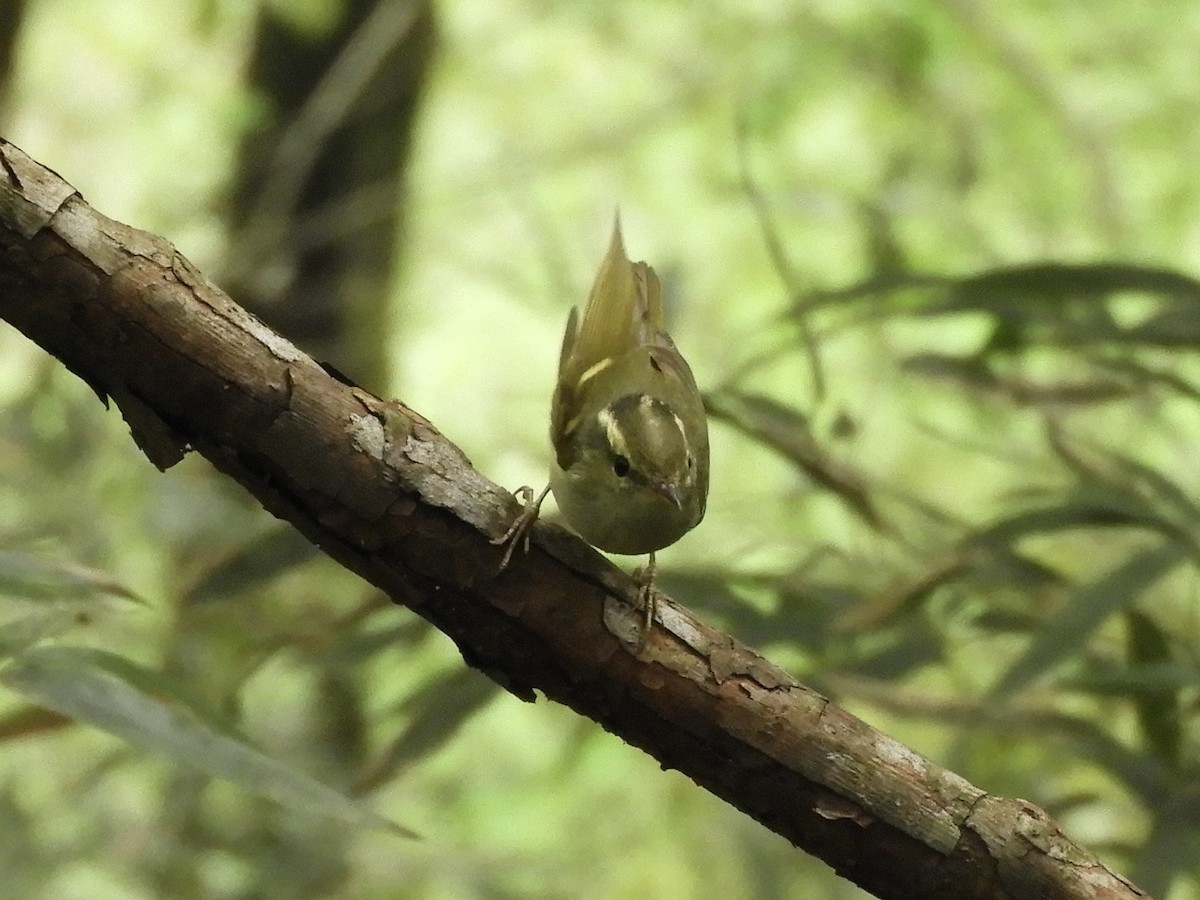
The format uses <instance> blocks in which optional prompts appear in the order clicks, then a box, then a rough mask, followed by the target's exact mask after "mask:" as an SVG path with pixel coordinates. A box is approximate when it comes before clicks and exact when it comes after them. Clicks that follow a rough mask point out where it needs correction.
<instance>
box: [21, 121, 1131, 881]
mask: <svg viewBox="0 0 1200 900" xmlns="http://www.w3.org/2000/svg"><path fill="white" fill-rule="evenodd" d="M0 316H3V317H4V318H5V319H7V320H8V321H9V322H11V323H12V324H13V325H15V326H16V327H17V328H18V329H20V330H21V331H22V332H24V333H25V334H26V335H27V336H28V337H29V338H30V339H31V340H33V341H35V342H36V343H37V344H39V345H40V346H42V347H43V348H45V349H46V350H47V351H49V352H50V353H52V354H54V355H55V356H56V357H57V358H58V359H60V360H61V361H62V362H63V363H64V364H65V365H66V366H67V367H68V368H69V369H70V370H71V371H73V372H74V373H76V374H77V375H78V376H79V377H80V378H82V379H83V380H84V381H86V382H87V383H88V384H89V385H90V386H91V387H92V388H93V389H94V390H95V391H96V392H97V394H99V395H100V397H101V398H102V399H104V400H105V402H106V403H107V402H108V401H109V400H111V401H112V402H114V403H115V404H116V405H117V406H118V407H119V408H120V410H121V412H122V414H123V415H124V416H125V419H126V421H127V422H128V423H129V426H130V429H131V431H132V433H133V436H134V439H135V440H136V441H137V443H138V446H139V447H141V448H142V450H143V451H144V452H145V454H146V455H147V457H148V458H149V459H150V460H151V462H153V463H154V464H155V465H157V466H158V467H159V468H166V467H168V466H170V465H172V464H173V463H175V462H177V461H178V460H179V459H180V458H182V456H183V454H184V453H186V452H188V451H189V450H195V451H198V452H200V453H201V454H203V455H204V456H205V457H206V458H208V459H209V460H210V461H211V462H212V463H213V465H215V466H216V467H217V468H218V469H219V470H221V471H222V472H225V473H226V474H228V475H229V476H231V477H232V478H235V479H236V480H237V481H238V482H239V483H241V484H242V485H243V486H244V487H245V488H246V489H247V490H249V491H250V492H251V493H253V494H254V496H255V497H257V498H258V500H259V501H260V502H261V503H262V505H263V506H264V507H265V508H266V509H268V510H270V511H271V512H272V513H273V514H275V515H276V516H279V517H280V518H282V519H286V520H287V521H288V522H290V523H292V524H293V525H294V526H295V527H296V528H298V529H299V530H300V531H301V532H302V533H303V534H305V535H306V536H307V537H308V538H309V539H310V540H312V541H313V542H314V543H316V544H317V545H318V546H320V547H321V548H322V549H323V550H324V551H325V552H326V553H328V554H329V555H330V556H332V557H333V558H335V559H337V560H338V561H339V562H340V563H342V564H343V565H345V566H346V567H347V568H349V569H351V570H353V571H355V572H357V573H358V574H359V575H361V576H362V577H363V578H365V579H367V580H368V581H370V582H371V583H372V584H375V585H377V586H379V587H380V588H382V589H383V590H385V591H387V592H388V593H389V594H390V595H391V596H392V597H393V598H394V599H395V600H396V601H397V602H398V603H403V604H404V605H406V606H408V607H409V608H410V609H412V610H413V611H414V612H416V613H417V614H418V615H421V616H423V617H424V618H426V619H428V620H429V621H430V622H432V623H433V624H434V625H436V626H437V627H438V628H440V629H441V630H442V631H444V632H445V633H446V634H447V635H449V636H450V637H451V638H452V639H453V640H454V641H455V642H456V643H457V645H458V647H459V648H460V650H461V651H462V655H463V658H464V659H465V660H466V662H467V663H468V664H469V665H471V666H474V667H476V668H478V669H480V670H482V671H483V672H485V673H486V674H488V675H489V676H490V677H491V678H493V679H494V680H496V681H497V682H499V683H500V684H501V685H503V686H504V687H505V688H507V689H508V690H509V691H510V692H512V693H513V694H514V695H516V696H517V697H520V698H521V699H524V700H532V699H534V696H535V693H534V692H535V690H536V691H541V692H542V693H544V694H545V695H546V696H547V697H549V698H551V699H553V700H556V701H558V702H561V703H564V704H566V705H568V706H570V707H571V708H572V709H574V710H575V711H577V712H578V713H580V714H581V715H584V716H587V717H589V718H591V719H593V720H595V721H596V722H598V723H600V724H601V725H602V726H603V727H605V728H606V729H608V730H609V731H612V732H613V733H614V734H617V735H619V736H620V737H622V738H623V739H624V740H626V741H628V742H629V743H631V744H633V745H634V746H637V747H640V748H642V749H643V750H645V751H646V752H647V753H649V754H651V755H652V756H653V757H654V758H655V759H657V760H658V761H659V762H660V763H661V764H662V765H663V766H664V767H669V768H674V769H678V770H680V771H681V772H683V773H685V774H687V775H688V776H689V777H691V778H692V779H693V780H694V781H695V782H696V783H697V784H700V785H702V786H703V787H705V788H707V789H708V790H710V791H712V792H713V793H714V794H716V795H717V796H719V797H722V798H723V799H725V800H726V801H728V802H729V803H731V804H733V805H734V806H736V807H737V808H739V809H741V810H743V811H744V812H745V813H746V814H748V815H750V816H752V817H753V818H755V819H757V820H758V821H759V822H761V823H762V824H764V825H765V826H767V827H768V828H770V829H772V830H774V831H776V832H778V833H779V834H781V835H783V836H784V837H786V838H788V839H789V840H791V841H792V842H793V843H794V844H796V845H797V846H798V847H801V848H803V849H804V850H806V851H808V852H809V853H812V854H814V855H816V856H818V857H820V858H821V859H823V860H825V861H826V862H827V863H829V865H831V866H833V867H834V868H835V869H837V871H838V872H840V873H841V874H842V875H844V876H845V877H846V878H848V879H850V880H852V881H854V882H855V883H857V884H859V885H861V886H862V887H864V888H866V889H867V890H870V891H872V892H873V893H875V894H877V895H878V896H880V897H895V898H907V897H921V898H931V897H955V898H1012V900H1029V898H1084V897H1087V898H1132V897H1142V896H1145V895H1144V894H1143V893H1142V892H1141V891H1139V890H1138V889H1137V888H1135V887H1134V886H1133V885H1131V884H1130V883H1129V882H1128V881H1126V880H1125V879H1123V878H1122V877H1121V876H1119V875H1117V874H1115V873H1113V872H1111V871H1110V870H1108V869H1107V868H1105V867H1104V866H1103V865H1102V864H1101V863H1100V862H1099V861H1098V860H1097V859H1096V857H1095V856H1094V855H1092V854H1091V853H1089V852H1088V851H1086V850H1085V849H1083V848H1081V847H1079V846H1077V845H1075V844H1073V843H1071V842H1070V841H1069V840H1068V839H1067V838H1066V836H1065V835H1063V833H1062V831H1061V830H1060V829H1059V827H1058V826H1057V825H1056V824H1055V823H1054V822H1053V821H1052V820H1051V819H1050V818H1049V816H1047V815H1046V813H1045V812H1043V811H1042V810H1040V809H1038V808H1037V807H1035V806H1033V805H1032V804H1030V803H1028V802H1026V801H1024V800H1011V799H1004V798H1000V797H993V796H991V795H988V794H986V793H985V792H984V791H982V790H980V789H979V788H976V787H974V786H972V785H970V784H968V783H967V782H966V781H965V780H963V779H962V778H960V777H959V776H957V775H955V774H954V773H952V772H949V771H947V770H946V769H943V768H941V767H940V766H937V765H936V764H934V763H933V762H931V761H929V760H927V759H925V758H924V757H922V756H920V755H919V754H917V753H915V752H914V751H912V750H910V749H908V748H907V747H904V746H902V745H901V744H899V743H897V742H896V741H894V740H892V739H891V738H889V737H888V736H887V735H885V734H882V733H880V732H878V731H876V730H875V729H873V728H871V727H870V726H869V725H867V724H866V723H864V722H862V721H861V720H859V719H857V718H855V717H854V716H852V715H850V714H849V713H847V712H845V711H844V710H842V709H840V708H838V707H837V706H835V705H833V704H832V703H830V702H829V701H828V700H826V699H825V698H824V697H821V696H820V695H818V694H817V693H815V692H813V691H812V690H810V689H808V688H806V687H805V686H803V685H802V684H800V683H798V682H797V681H796V680H795V679H794V678H792V676H790V675H789V674H788V673H786V672H784V671H782V670H781V669H779V668H777V667H776V666H774V665H772V664H771V663H770V662H768V661H767V660H765V659H763V658H762V657H761V656H759V655H758V654H756V653H755V652H754V651H752V650H750V649H748V648H746V647H744V646H742V645H741V644H739V643H738V642H736V641H735V640H734V639H733V638H731V637H729V636H728V635H725V634H722V633H720V632H718V631H716V630H714V629H712V628H710V627H709V626H707V625H706V624H704V623H703V622H700V621H698V620H697V619H696V618H695V617H694V616H692V615H691V613H689V612H688V611H687V610H686V609H685V608H683V607H681V606H679V605H677V604H676V603H675V602H674V601H672V600H670V598H665V597H664V598H662V599H661V600H660V601H659V604H658V606H659V610H660V613H661V623H660V624H656V626H655V628H654V629H653V632H652V633H651V635H650V638H649V640H648V641H647V642H646V644H645V646H644V647H643V648H642V649H640V650H639V649H638V635H639V631H640V629H639V623H638V617H639V613H638V612H637V611H636V610H635V609H634V608H633V606H632V604H633V603H634V602H635V598H636V595H637V585H636V584H635V583H634V581H633V580H632V579H630V578H629V577H628V576H626V575H624V574H623V573H621V572H620V571H619V570H617V569H616V568H615V567H613V566H612V565H611V564H609V563H608V562H607V561H605V560H604V559H603V558H602V557H601V556H600V555H599V554H597V553H596V552H595V551H594V550H592V549H591V548H589V547H588V546H586V545H585V544H583V543H582V542H581V541H580V540H579V539H578V538H576V537H574V536H572V535H570V534H568V533H566V532H565V531H562V530H561V529H558V528H554V527H552V526H548V525H545V524H544V523H539V524H538V525H537V526H536V527H535V529H534V546H533V549H532V550H531V552H530V553H529V554H528V555H527V556H521V555H518V557H517V559H516V561H515V562H514V564H513V565H512V566H510V568H509V569H508V570H507V571H505V572H504V573H502V574H497V564H498V562H499V559H500V556H501V551H500V549H499V548H497V547H494V546H492V545H491V544H490V543H489V542H488V539H489V538H490V537H494V536H496V535H499V534H501V533H503V532H504V530H505V526H506V524H507V523H508V521H509V520H510V519H511V517H512V516H513V515H515V513H516V511H517V506H516V502H515V500H514V499H513V497H512V496H511V495H510V494H509V493H508V492H507V491H504V490H503V489H501V488H499V487H498V486H496V485H494V484H492V483H491V482H490V481H488V480H487V479H486V478H484V477H483V476H482V475H480V474H479V473H478V472H476V471H475V470H474V469H473V468H472V467H471V465H470V462H469V460H467V458H466V457H465V456H464V455H463V454H462V452H461V451H460V450H459V449H458V448H457V447H455V446H454V445H453V444H452V443H451V442H450V441H448V440H446V438H445V437H443V436H442V435H441V434H440V433H439V432H438V431H437V429H436V428H435V427H434V426H433V425H432V424H431V423H430V422H428V421H427V420H426V419H424V418H423V417H421V416H420V415H418V414H417V413H416V412H414V411H412V410H410V409H408V408H407V407H406V406H404V405H403V404H402V403H399V402H397V401H391V400H381V399H379V398H378V397H374V396H372V395H371V394H369V393H367V392H366V391H363V390H361V389H359V388H356V387H354V386H351V385H347V384H345V383H343V381H341V380H339V379H338V378H337V377H335V375H334V374H332V373H330V372H328V371H326V370H325V369H324V368H322V367H321V366H320V365H318V364H317V363H315V362H313V360H312V359H310V358H309V357H307V356H306V355H304V354H303V353H301V352H300V351H298V350H297V349H296V348H295V347H294V346H293V345H292V344H291V343H290V342H289V341H287V340H286V339H284V338H282V337H280V336H279V335H277V334H275V333H273V332H271V331H270V330H269V329H267V328H266V327H265V326H263V325H262V324H261V323H260V322H259V321H258V320H257V319H255V318H254V317H252V316H250V315H249V314H248V313H246V312H244V311H243V310H241V309H240V308H239V307H237V306H236V305H234V304H233V303H232V302H231V301H230V300H229V299H228V298H227V297H226V296H225V295H224V294H222V293H221V291H220V290H218V289H217V288H216V287H215V286H213V285H212V284H211V283H209V282H208V281H207V280H206V279H205V278H204V276H203V275H202V274H200V273H199V272H197V271H196V270H195V269H194V268H193V267H192V266H191V264H190V263H188V261H187V260H186V259H184V258H183V257H182V256H180V255H179V253H178V252H176V251H175V249H174V248H173V247H172V246H171V245H170V244H169V243H167V242H166V241H165V240H163V239H161V238H158V237H155V236H152V235H149V234H146V233H144V232H139V231H136V230H134V229H132V228H129V227H127V226H125V225H122V224H120V223H117V222H113V221H112V220H110V219H106V218H105V217H104V216H102V215H100V214H99V213H97V212H96V211H95V210H93V209H91V208H90V207H89V206H88V205H87V204H86V203H85V202H84V200H83V198H82V197H80V196H79V194H78V193H77V192H75V191H74V189H73V188H71V187H70V185H68V184H67V183H66V182H64V181H63V180H62V179H61V178H59V177H58V176H57V175H55V174H54V173H53V172H50V171H49V170H47V169H45V168H43V167H42V166H40V165H39V164H37V163H36V162H34V161H33V160H31V159H30V158H29V157H27V156H26V155H25V154H23V153H22V152H21V151H20V150H18V149H17V148H15V147H13V146H12V145H11V144H7V143H5V142H3V141H2V140H0Z"/></svg>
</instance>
